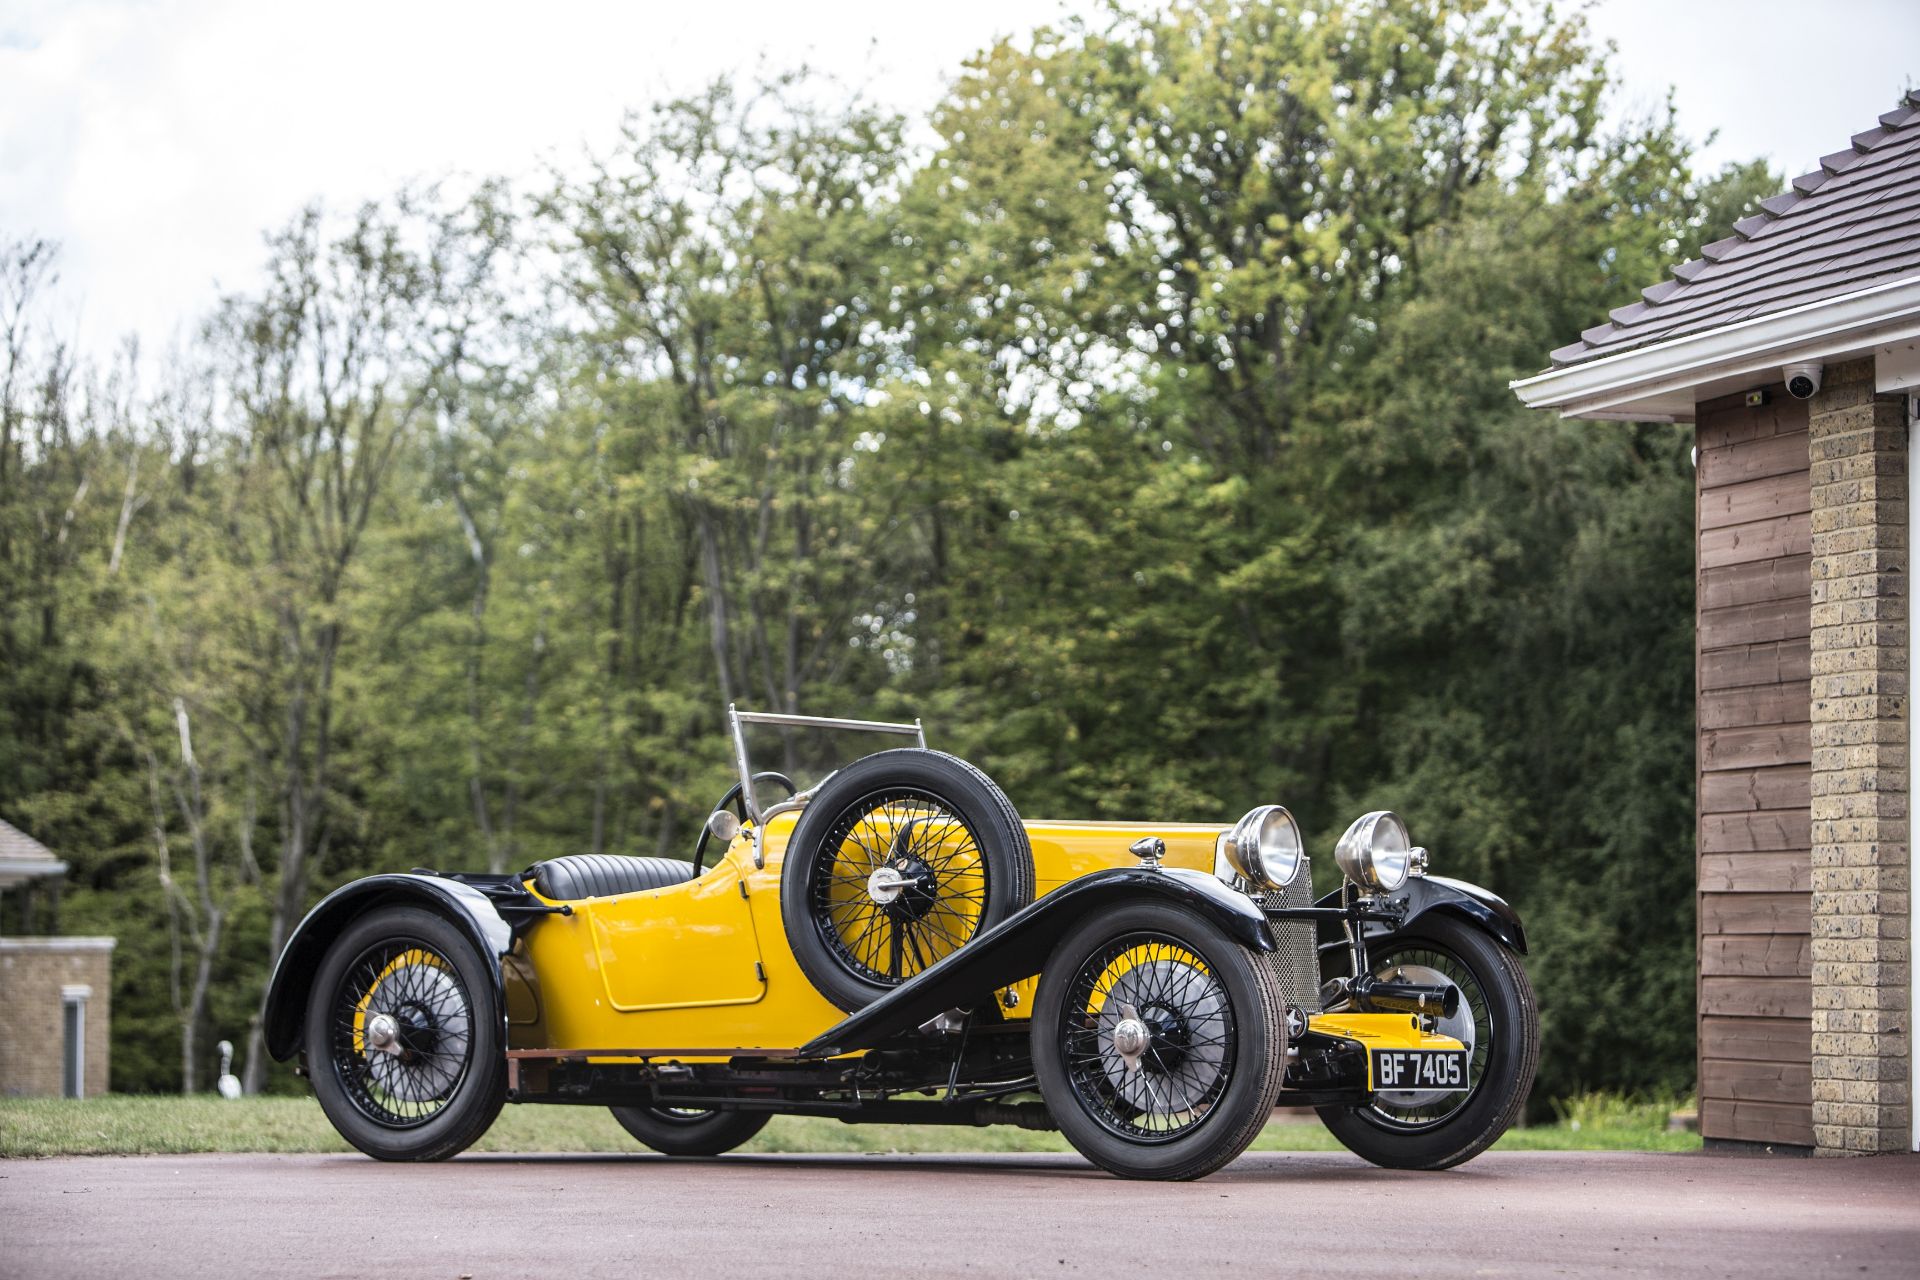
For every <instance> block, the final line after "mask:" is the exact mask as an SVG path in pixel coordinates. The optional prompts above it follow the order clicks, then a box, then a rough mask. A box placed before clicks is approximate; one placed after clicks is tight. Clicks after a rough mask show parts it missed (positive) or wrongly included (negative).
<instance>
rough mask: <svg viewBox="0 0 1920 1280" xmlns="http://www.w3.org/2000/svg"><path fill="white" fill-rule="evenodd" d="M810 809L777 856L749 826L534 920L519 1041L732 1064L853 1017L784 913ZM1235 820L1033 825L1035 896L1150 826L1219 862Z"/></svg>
mask: <svg viewBox="0 0 1920 1280" xmlns="http://www.w3.org/2000/svg"><path fill="white" fill-rule="evenodd" d="M798 817H799V815H798V814H797V813H792V812H789V813H785V814H779V815H775V816H774V817H772V818H771V819H770V820H769V822H768V824H767V829H766V833H765V864H766V865H764V866H760V867H756V866H755V865H754V847H753V833H752V831H751V830H749V831H746V832H743V833H742V834H741V835H740V836H739V837H738V838H736V839H735V840H734V842H733V844H732V845H731V846H730V847H729V848H728V849H727V850H726V852H725V854H724V855H723V856H722V857H721V859H720V861H719V862H718V864H716V865H715V866H713V867H711V868H709V869H708V870H707V872H706V873H705V874H704V875H702V876H700V878H699V879H697V880H692V881H689V882H687V883H686V884H676V885H669V886H668V887H666V888H664V889H649V890H645V891H643V892H640V893H628V894H621V895H619V896H618V897H611V898H590V899H586V900H584V901H578V902H574V903H573V904H572V906H573V914H572V915H571V916H548V917H546V918H545V919H543V920H542V921H540V923H538V924H537V925H535V926H534V927H533V928H531V929H529V930H528V931H527V933H526V936H525V939H524V940H523V942H522V943H521V947H520V948H519V949H516V953H515V955H514V956H513V957H510V958H509V960H508V962H507V966H506V976H507V1007H508V1032H509V1034H508V1048H509V1049H510V1050H548V1051H552V1050H564V1049H580V1050H589V1049H592V1050H603V1051H604V1050H610V1049H629V1050H641V1051H645V1053H646V1054H647V1055H648V1056H656V1055H657V1056H661V1057H673V1058H675V1059H677V1060H679V1061H682V1062H699V1061H724V1060H725V1059H727V1058H730V1057H734V1056H737V1055H739V1054H740V1053H741V1052H742V1051H745V1052H746V1053H749V1054H751V1053H754V1052H756V1051H760V1052H767V1053H779V1052H781V1051H791V1050H793V1049H795V1048H797V1047H799V1046H800V1045H803V1044H805V1043H807V1042H808V1041H809V1040H811V1039H813V1038H814V1037H815V1036H817V1035H819V1034H820V1033H821V1032H823V1031H825V1030H827V1029H828V1028H830V1027H832V1026H833V1025H834V1024H835V1023H837V1022H839V1021H840V1020H841V1019H842V1018H844V1017H845V1016H846V1015H845V1014H844V1013H843V1012H842V1011H841V1010H840V1009H839V1008H837V1007H836V1006H834V1005H833V1004H832V1003H831V1002H829V1001H828V1000H827V998H826V997H825V996H822V995H821V994H820V993H819V992H817V991H815V990H814V988H813V984H812V983H811V982H810V981H808V979H807V976H806V975H805V974H804V973H802V972H801V970H800V965H799V962H798V961H797V960H795V959H794V956H793V951H792V950H791V948H789V947H788V945H787V933H786V927H785V925H784V924H783V923H782V921H781V914H780V866H781V862H782V860H783V858H784V856H785V853H786V845H787V841H788V840H789V839H790V838H791V837H792V835H793V828H794V824H795V822H796V821H797V820H798ZM1229 825H1231V824H1230V823H1217V824H1212V825H1206V824H1200V823H1149V824H1141V823H1133V822H1028V823H1026V824H1025V826H1026V829H1027V838H1028V839H1029V841H1031V843H1032V845H1033V863H1034V876H1035V887H1034V892H1035V894H1036V896H1037V895H1041V894H1046V893H1049V892H1051V891H1052V890H1054V889H1057V888H1059V887H1060V886H1061V885H1063V884H1065V883H1067V882H1068V881H1069V880H1074V879H1077V878H1079V877H1080V876H1084V875H1086V874H1088V873H1089V872H1092V871H1098V870H1101V869H1102V868H1105V867H1125V866H1133V865H1135V863H1134V859H1133V857H1132V855H1130V854H1129V853H1128V852H1127V846H1128V845H1130V844H1132V843H1133V842H1134V841H1135V840H1138V839H1139V838H1140V837H1141V836H1145V835H1154V836H1159V837H1160V838H1161V839H1163V840H1165V841H1166V843H1167V852H1166V857H1165V859H1164V864H1165V865H1167V866H1171V867H1191V868H1194V869H1196V870H1202V871H1209V872H1210V871H1212V870H1213V853H1214V840H1215V838H1216V837H1217V836H1218V835H1219V834H1220V832H1221V831H1222V830H1224V829H1225V828H1226V827H1227V826H1229ZM527 887H528V890H529V891H530V892H531V891H532V890H533V886H532V884H531V883H529V884H528V886H527ZM533 974H538V975H539V977H538V981H537V983H535V982H534V981H533V978H532V975H533ZM1034 986H1035V981H1034V980H1031V979H1030V980H1028V981H1026V982H1023V983H1021V984H1019V985H1018V986H1016V987H1013V988H1011V989H1010V990H1009V991H1008V992H1007V993H1005V994H1004V995H1003V999H1002V1005H1003V1009H1002V1011H1003V1012H1004V1013H1005V1014H1006V1015H1007V1016H1008V1017H1011V1018H1024V1017H1027V1016H1028V1015H1029V1014H1030V1013H1031V1011H1032V1009H1033V989H1034ZM700 1050H707V1051H708V1052H705V1053H702V1052H699V1051H700ZM593 1056H595V1057H601V1056H606V1057H609V1058H612V1057H624V1056H632V1055H617V1054H595V1055H593Z"/></svg>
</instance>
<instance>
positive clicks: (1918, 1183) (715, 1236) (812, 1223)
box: [0, 1152, 1920, 1280]
mask: <svg viewBox="0 0 1920 1280" xmlns="http://www.w3.org/2000/svg"><path fill="white" fill-rule="evenodd" d="M1341 1240H1344V1241H1346V1242H1347V1243H1346V1244H1344V1245H1342V1244H1339V1243H1338V1242H1339V1241H1341ZM1143 1270H1144V1273H1145V1274H1151V1275H1162V1276H1179V1275H1203V1276H1204V1275H1211V1274H1213V1273H1228V1274H1276V1273H1282V1272H1305V1273H1321V1274H1329V1275H1338V1276H1341V1277H1343V1280H1344V1278H1345V1277H1354V1276H1368V1275H1377V1276H1406V1275H1416V1274H1417V1275H1427V1276H1546V1275H1602V1274H1604V1275H1610V1276H1611V1275H1661V1276H1675V1275H1686V1276H1695V1275H1697V1276H1740V1277H1747V1276H1794V1277H1814V1276H1841V1275H1845V1276H1901V1277H1911V1276H1913V1275H1915V1274H1916V1273H1920V1157H1913V1156H1882V1157H1878V1158H1874V1159H1870V1160H1797V1159H1787V1158H1780V1157H1749V1156H1723V1155H1642V1154H1588V1153H1575V1152H1564V1153H1563V1152H1552V1153H1515V1154H1494V1155H1488V1156H1482V1157H1481V1158H1480V1159H1478V1160H1476V1161H1474V1162H1473V1163H1471V1164H1469V1165H1467V1166H1466V1167H1464V1168H1462V1169H1457V1170H1454V1171H1453V1172H1451V1173H1445V1174H1401V1173H1389V1172H1384V1171H1381V1170H1377V1169H1373V1168H1370V1167H1368V1166H1366V1165H1364V1164H1362V1163H1360V1162H1359V1161H1358V1160H1356V1159H1353V1158H1351V1157H1348V1156H1344V1155H1339V1156H1336V1155H1319V1154H1292V1153H1256V1154H1253V1155H1248V1156H1243V1157H1242V1158H1241V1159H1240V1160H1239V1161H1238V1162H1236V1163H1235V1164H1233V1165H1232V1166H1230V1167H1229V1168H1228V1169H1227V1170H1226V1171H1225V1172H1223V1173H1220V1174H1217V1175H1215V1176H1214V1177H1212V1178H1210V1179H1208V1180H1206V1181H1204V1182H1199V1183H1187V1184H1182V1185H1166V1184H1148V1183H1127V1182H1120V1181H1117V1180H1115V1179H1113V1178H1110V1177H1107V1176H1106V1175H1104V1174H1100V1173H1098V1172H1096V1171H1094V1170H1093V1169H1092V1168H1091V1167H1090V1166H1088V1165H1087V1164H1085V1163H1084V1162H1082V1161H1080V1160H1078V1159H1077V1158H1075V1157H1072V1156H1044V1155H1043V1156H990V1155H981V1156H920V1157H913V1156H730V1157H726V1158H723V1159H719V1160H710V1161H667V1160H662V1159H658V1158H655V1157H650V1156H617V1157H613V1156H610V1157H600V1156H505V1155H501V1156H492V1155H480V1156H465V1157H462V1158H460V1159H458V1160H455V1161H452V1162H451V1163H448V1164H443V1165H427V1166H419V1165H412V1166H409V1165H382V1164H377V1163H375V1162H373V1161H371V1160H366V1159H362V1158H360V1157H356V1156H148V1157H138V1158H86V1159H58V1160H13V1161H5V1162H0V1276H4V1277H8V1278H12V1277H40V1276H103V1275H141V1276H156V1277H164V1276H183V1277H188V1276H190V1277H194V1278H195V1280H204V1278H205V1277H208V1276H300V1277H313V1276H389V1275H395V1276H399V1275H404V1276H407V1277H446V1280H456V1278H458V1277H473V1280H484V1278H486V1277H496V1276H497V1277H520V1276H569V1277H574V1276H603V1275H604V1276H621V1277H636V1276H661V1275H668V1276H674V1275H689V1276H691V1275H722V1276H728V1277H734V1276H751V1275H779V1276H782V1277H792V1276H796V1275H831V1276H834V1277H836V1278H837V1277H846V1276H869V1275H898V1274H902V1273H906V1274H932V1275H960V1274H976V1275H980V1274H993V1275H1034V1274H1041V1273H1044V1274H1049V1275H1096V1276H1101V1277H1107V1276H1112V1275H1131V1274H1136V1273H1140V1272H1142V1271H1143Z"/></svg>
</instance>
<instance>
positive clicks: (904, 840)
mask: <svg viewBox="0 0 1920 1280" xmlns="http://www.w3.org/2000/svg"><path fill="white" fill-rule="evenodd" d="M1032 901H1033V848H1032V846H1031V845H1029V844H1028V843H1027V831H1026V828H1025V827H1023V826H1021V825H1020V815H1019V814H1017V813H1015V812H1014V811H1013V804H1012V802H1011V801H1009V800H1008V799H1007V797H1006V794H1005V793H1004V792H1002V791H1001V790H1000V788H999V787H996V786H995V785H994V784H993V780H992V779H991V778H989V777H987V775H986V774H984V773H982V772H980V770H978V769H976V768H974V767H973V766H972V765H970V764H968V763H967V762H966V761H964V760H961V759H959V758H958V757H956V756H950V755H947V754H945V753H944V752H939V751H927V750H922V749H914V748H909V749H906V750H901V751H882V752H880V753H878V754H877V755H871V756H867V757H866V758H865V759H862V760H860V761H858V762H857V763H855V764H852V765H849V766H848V767H847V768H845V769H842V770H841V771H840V772H839V773H837V774H835V775H834V776H833V777H832V778H830V779H828V780H827V782H826V784H825V785H823V786H822V787H821V788H820V791H819V794H817V795H815V796H814V797H813V798H812V799H811V801H810V802H809V803H808V805H807V807H806V809H805V810H803V811H802V812H801V814H800V821H799V823H798V824H797V825H796V826H795V827H794V831H793V839H792V840H790V841H788V843H787V850H786V855H785V861H784V862H783V863H782V864H781V869H780V911H781V915H782V917H783V918H784V920H785V922H786V929H787V942H788V944H789V945H790V946H791V947H792V948H793V954H794V958H795V959H796V960H798V961H799V962H800V968H801V970H802V971H803V972H804V973H805V974H806V975H807V977H808V978H810V979H811V980H812V981H813V985H814V986H815V987H816V988H818V989H819V991H820V993H821V994H822V995H824V996H826V997H827V999H829V1000H831V1001H833V1002H834V1004H836V1005H838V1006H839V1007H840V1008H842V1009H845V1010H847V1011H848V1012H852V1011H853V1010H855V1009H859V1008H862V1007H864V1006H865V1005H867V1004H869V1003H871V1002H872V1001H873V1000H874V999H876V998H877V997H879V996H882V995H885V994H886V993H887V992H888V991H890V990H892V989H893V988H894V987H897V986H899V985H900V984H901V983H903V982H905V981H906V980H907V979H909V978H911V977H913V976H914V975H915V974H918V973H920V972H922V971H924V970H926V969H928V968H930V967H931V966H933V965H934V964H937V963H938V962H939V961H941V960H943V959H945V958H946V957H947V956H949V955H951V954H953V952H955V951H958V950H959V949H960V948H961V947H963V946H965V945H966V944H967V943H968V942H971V941H972V940H973V939H974V938H976V937H978V936H979V935H980V934H981V933H983V932H984V931H986V930H987V929H990V928H992V927H993V926H994V925H996V924H999V923H1000V922H1001V921H1002V920H1005V919H1007V917H1009V916H1011V915H1013V914H1014V913H1015V912H1016V911H1018V910H1020V909H1021V908H1022V907H1024V906H1026V905H1027V904H1028V903H1030V902H1032Z"/></svg>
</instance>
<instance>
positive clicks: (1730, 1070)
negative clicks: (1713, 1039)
mask: <svg viewBox="0 0 1920 1280" xmlns="http://www.w3.org/2000/svg"><path fill="white" fill-rule="evenodd" d="M1700 1096H1701V1097H1702V1098H1715V1099H1724V1100H1727V1101H1731V1102H1783V1103H1789V1104H1794V1105H1803V1106H1807V1105H1811V1104H1812V1102H1813V1068H1812V1067H1811V1066H1810V1065H1808V1064H1806V1063H1795V1062H1723V1061H1720V1060H1717V1059H1711V1058H1710V1059H1708V1060H1707V1061H1706V1063H1705V1064H1703V1065H1702V1067H1701V1070H1700Z"/></svg>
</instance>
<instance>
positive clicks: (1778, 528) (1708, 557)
mask: <svg viewBox="0 0 1920 1280" xmlns="http://www.w3.org/2000/svg"><path fill="white" fill-rule="evenodd" d="M1807 494H1808V499H1807V500H1808V502H1809V503H1811V502H1812V500H1813V499H1812V494H1813V490H1812V489H1811V488H1808V490H1807ZM1812 554H1813V517H1812V515H1810V514H1809V515H1794V516H1783V517H1781V518H1779V519H1777V520H1759V521H1756V522H1754V523H1753V524H1738V525H1732V526H1730V527H1728V528H1724V529H1721V528H1714V529H1704V528H1703V529H1702V530H1701V531H1700V567H1701V568H1702V569H1714V568H1718V567H1719V566H1721V565H1728V564H1746V563H1748V562H1750V561H1754V560H1778V559H1780V558H1782V557H1783V556H1807V555H1812Z"/></svg>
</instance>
